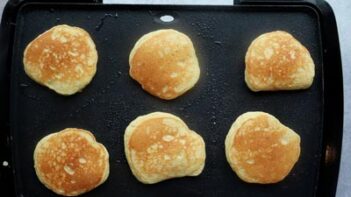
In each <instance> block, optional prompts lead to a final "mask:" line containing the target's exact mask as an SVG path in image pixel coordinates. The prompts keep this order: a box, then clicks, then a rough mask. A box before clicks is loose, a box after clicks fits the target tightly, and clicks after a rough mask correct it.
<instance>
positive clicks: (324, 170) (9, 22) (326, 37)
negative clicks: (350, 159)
mask: <svg viewBox="0 0 351 197" xmlns="http://www.w3.org/2000/svg"><path fill="white" fill-rule="evenodd" d="M33 2H36V3H44V4H45V3H50V4H51V3H55V2H56V3H57V2H58V1H57V0H56V1H55V0H46V1H45V0H34V1H33V0H10V1H9V2H8V3H7V5H6V7H5V10H4V14H3V18H2V23H1V29H0V41H1V42H0V43H1V44H0V49H1V51H2V52H1V53H0V63H2V64H0V65H7V66H2V67H0V81H1V83H0V87H1V89H2V90H5V91H4V92H5V94H4V95H7V97H2V98H0V99H1V103H0V105H1V108H0V109H2V111H1V114H0V117H1V120H0V121H2V124H1V125H0V127H1V129H2V131H5V132H6V133H5V132H2V133H0V140H2V141H1V142H2V143H1V146H2V145H3V146H4V148H1V151H2V152H1V155H0V156H1V159H2V160H1V161H9V166H8V167H2V168H1V169H0V170H1V174H0V183H1V184H2V185H3V186H5V187H4V188H5V189H7V192H5V194H6V193H8V194H10V195H14V191H16V190H15V188H14V181H11V180H13V176H14V175H15V171H14V169H12V172H11V166H12V165H11V163H12V162H11V161H14V160H12V159H11V155H12V154H11V150H12V149H13V148H14V146H15V142H14V141H13V140H12V138H11V136H12V135H11V133H10V130H11V126H10V125H9V122H10V121H9V119H10V117H9V114H10V80H11V79H10V74H11V72H10V70H11V68H10V66H9V65H11V57H12V49H13V42H14V32H15V26H16V17H17V13H18V12H19V10H20V8H21V7H22V6H25V5H27V4H28V3H33ZM62 2H69V3H73V2H74V4H75V5H77V4H82V5H87V4H90V5H91V4H97V5H100V3H101V2H99V1H97V0H62V1H60V3H62ZM236 3H237V4H240V5H235V6H250V7H252V8H255V7H257V6H269V7H275V6H277V5H280V6H281V5H285V6H294V5H299V6H301V5H305V6H307V7H310V8H312V9H314V10H315V11H316V13H317V14H318V16H319V20H320V21H319V23H320V30H321V32H320V33H321V36H322V48H323V65H324V66H323V79H324V98H323V100H324V108H323V110H324V123H323V140H322V157H321V164H320V171H319V179H318V184H317V185H316V186H315V187H316V196H335V192H336V186H337V180H338V172H339V164H340V156H341V143H342V132H343V80H342V66H341V58H340V47H339V39H338V32H337V28H336V21H335V16H334V13H333V11H332V9H331V7H330V6H329V5H328V4H327V3H326V2H324V1H322V0H316V1H314V2H312V0H309V1H308V2H307V0H306V2H303V1H298V0H296V1H293V0H290V1H289V2H286V1H285V2H279V0H276V1H274V0H273V1H272V0H267V1H264V0H240V1H239V2H238V1H236ZM53 5H54V4H53ZM120 6H122V7H128V6H131V7H134V8H135V7H136V6H137V7H140V8H143V7H145V6H149V7H150V6H152V7H153V8H159V9H160V8H162V9H172V8H180V7H187V8H189V7H194V8H199V7H201V8H202V9H213V8H215V7H222V6H198V5H191V6H187V5H186V6H183V5H174V6H170V5H156V6H155V5H125V4H123V5H120ZM327 65H330V66H329V67H328V66H327ZM331 65H333V67H332V66H331ZM6 93H7V94H6ZM14 165H15V164H14ZM12 173H13V174H12Z"/></svg>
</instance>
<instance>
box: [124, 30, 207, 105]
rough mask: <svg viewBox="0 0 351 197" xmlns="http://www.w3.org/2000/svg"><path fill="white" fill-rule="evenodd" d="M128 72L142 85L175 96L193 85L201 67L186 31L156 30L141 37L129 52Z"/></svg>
mask: <svg viewBox="0 0 351 197" xmlns="http://www.w3.org/2000/svg"><path fill="white" fill-rule="evenodd" d="M129 65H130V71H129V73H130V75H131V77H132V78H133V79H135V80H136V81H138V82H139V83H140V84H141V85H142V87H143V89H145V90H146V91H147V92H149V93H150V94H152V95H154V96H157V97H160V98H162V99H174V98H176V97H178V96H180V95H182V94H183V93H184V92H186V91H187V90H189V89H190V88H191V87H193V86H194V85H195V83H196V82H197V81H198V79H199V75H200V68H199V64H198V60H197V57H196V54H195V50H194V46H193V43H192V42H191V40H190V38H189V37H188V36H186V35H185V34H183V33H181V32H178V31H175V30H172V29H167V30H158V31H154V32H151V33H148V34H146V35H144V36H143V37H141V38H140V39H139V40H138V42H137V43H136V44H135V46H134V48H133V50H132V51H131V53H130V56H129Z"/></svg>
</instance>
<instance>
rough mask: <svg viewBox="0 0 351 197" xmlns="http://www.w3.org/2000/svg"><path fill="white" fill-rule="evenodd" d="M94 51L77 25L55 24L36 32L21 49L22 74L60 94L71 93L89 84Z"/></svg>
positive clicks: (93, 46) (88, 39)
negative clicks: (44, 30) (43, 30)
mask: <svg viewBox="0 0 351 197" xmlns="http://www.w3.org/2000/svg"><path fill="white" fill-rule="evenodd" d="M97 60H98V54H97V51H96V49H95V44H94V42H93V40H92V39H91V37H90V35H89V34H88V33H87V32H86V31H85V30H84V29H81V28H79V27H72V26H68V25H58V26H55V27H53V28H51V29H49V30H48V31H46V32H44V33H43V34H41V35H39V36H38V37H37V38H35V39H34V40H33V41H32V42H30V43H29V44H28V46H27V47H26V49H25V51H24V57H23V63H24V70H25V72H26V74H27V75H28V76H29V77H30V78H32V79H33V80H34V81H36V82H38V83H40V84H42V85H44V86H47V87H49V88H50V89H52V90H54V91H56V92H57V93H59V94H62V95H72V94H75V93H76V92H78V91H80V90H81V89H83V88H84V87H85V86H86V85H87V84H89V83H90V81H91V80H92V78H93V77H94V75H95V73H96V64H97Z"/></svg>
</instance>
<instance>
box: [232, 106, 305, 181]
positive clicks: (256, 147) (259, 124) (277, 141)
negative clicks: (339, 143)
mask: <svg viewBox="0 0 351 197" xmlns="http://www.w3.org/2000/svg"><path fill="white" fill-rule="evenodd" d="M239 121H240V125H236V126H234V127H235V128H233V127H232V129H235V131H234V132H233V134H232V135H231V138H230V139H228V140H229V141H231V142H230V147H228V148H229V153H227V154H228V156H229V158H230V161H231V162H232V163H231V165H232V167H233V168H234V170H235V171H236V172H237V174H238V176H240V177H241V178H242V179H244V180H245V181H247V182H254V183H275V182H279V181H281V180H282V179H284V178H285V176H287V175H288V173H289V172H290V170H291V169H292V167H293V166H294V164H295V163H296V161H297V160H298V158H299V155H300V137H299V136H298V135H297V134H296V133H295V132H294V131H292V130H291V129H289V128H288V127H286V126H284V125H282V124H281V123H280V122H279V121H278V120H277V119H276V118H275V117H273V116H271V115H269V114H267V113H263V112H259V113H256V114H255V115H253V116H251V117H249V115H246V117H244V118H242V119H241V120H239Z"/></svg>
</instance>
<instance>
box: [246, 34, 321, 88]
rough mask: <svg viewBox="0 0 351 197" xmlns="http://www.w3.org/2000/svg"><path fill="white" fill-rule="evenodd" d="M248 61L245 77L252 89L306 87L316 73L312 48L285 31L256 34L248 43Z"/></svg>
mask: <svg viewBox="0 0 351 197" xmlns="http://www.w3.org/2000/svg"><path fill="white" fill-rule="evenodd" d="M245 64H246V70H245V75H246V76H245V77H246V81H247V83H248V85H249V87H250V89H252V90H253V91H259V90H284V89H301V88H307V87H309V86H310V85H311V84H312V81H313V77H314V73H315V72H314V63H313V60H312V58H311V55H310V53H309V51H308V50H307V49H306V48H305V47H304V46H303V45H302V44H301V43H300V42H299V41H298V40H296V39H295V38H294V37H293V36H292V35H291V34H289V33H287V32H284V31H274V32H270V33H265V34H262V35H261V36H259V37H257V38H256V39H255V40H254V41H253V42H252V43H251V45H250V46H249V49H248V51H247V53H246V57H245Z"/></svg>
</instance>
